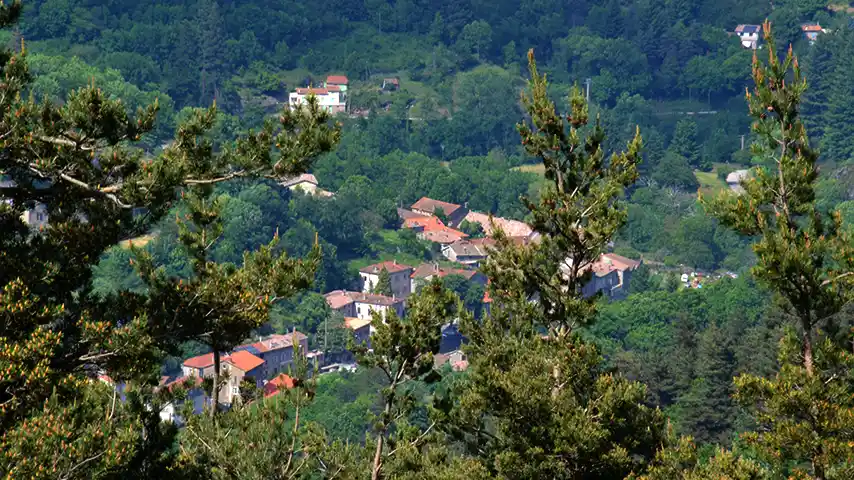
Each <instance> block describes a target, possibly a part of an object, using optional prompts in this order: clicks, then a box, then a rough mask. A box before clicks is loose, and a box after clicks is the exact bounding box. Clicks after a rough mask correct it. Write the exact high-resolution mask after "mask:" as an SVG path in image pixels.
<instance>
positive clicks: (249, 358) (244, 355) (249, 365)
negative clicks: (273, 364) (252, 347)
mask: <svg viewBox="0 0 854 480" xmlns="http://www.w3.org/2000/svg"><path fill="white" fill-rule="evenodd" d="M225 361H226V362H227V363H230V364H232V365H234V366H235V367H237V368H239V369H241V370H243V371H244V372H248V371H251V370H253V369H255V368H258V367H260V366H261V365H263V364H264V360H261V359H260V358H258V357H256V356H255V355H252V354H251V353H249V352H247V351H246V350H240V351H237V352H234V353H232V354H231V355H229V357H228V358H227V359H226V360H225Z"/></svg>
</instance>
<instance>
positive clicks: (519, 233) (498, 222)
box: [466, 212, 534, 237]
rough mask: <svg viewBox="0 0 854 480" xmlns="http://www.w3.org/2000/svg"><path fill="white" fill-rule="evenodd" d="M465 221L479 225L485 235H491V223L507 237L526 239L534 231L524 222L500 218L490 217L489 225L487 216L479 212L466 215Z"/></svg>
mask: <svg viewBox="0 0 854 480" xmlns="http://www.w3.org/2000/svg"><path fill="white" fill-rule="evenodd" d="M466 220H468V221H469V222H471V223H479V224H480V226H481V227H482V228H483V232H484V233H485V234H487V235H492V223H494V224H495V226H496V227H498V228H500V229H501V230H503V231H504V234H505V235H507V236H508V237H527V236H529V235H531V234H532V233H534V229H533V228H531V226H530V225H528V224H527V223H525V222H520V221H518V220H510V219H507V218H501V217H492V223H490V222H489V215H487V214H485V213H480V212H469V213H467V214H466Z"/></svg>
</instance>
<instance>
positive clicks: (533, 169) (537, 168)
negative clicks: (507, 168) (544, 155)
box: [513, 163, 546, 177]
mask: <svg viewBox="0 0 854 480" xmlns="http://www.w3.org/2000/svg"><path fill="white" fill-rule="evenodd" d="M513 170H516V171H517V172H525V173H534V174H537V175H539V176H541V177H544V176H545V175H546V166H545V165H543V164H542V163H534V164H529V165H519V166H518V167H513Z"/></svg>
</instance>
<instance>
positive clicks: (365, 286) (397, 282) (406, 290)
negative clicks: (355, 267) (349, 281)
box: [359, 260, 413, 298]
mask: <svg viewBox="0 0 854 480" xmlns="http://www.w3.org/2000/svg"><path fill="white" fill-rule="evenodd" d="M383 270H386V271H387V272H388V274H389V278H390V280H391V292H392V294H394V296H395V297H399V298H406V297H408V296H409V294H410V293H412V289H411V288H410V282H409V276H410V275H412V271H413V268H412V267H410V266H409V265H404V264H402V263H397V260H393V261H390V262H380V263H375V264H373V265H368V266H367V267H364V268H362V269H360V270H359V278H361V281H362V292H364V293H372V292H373V291H374V289H375V288H376V287H377V284H378V283H379V281H380V274H381V273H382V271H383Z"/></svg>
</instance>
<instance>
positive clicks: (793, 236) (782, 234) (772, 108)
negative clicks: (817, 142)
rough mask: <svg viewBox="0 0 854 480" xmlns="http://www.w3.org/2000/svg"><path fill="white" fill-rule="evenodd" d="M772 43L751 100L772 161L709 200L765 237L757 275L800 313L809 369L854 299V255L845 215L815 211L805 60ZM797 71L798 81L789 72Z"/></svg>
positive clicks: (757, 149)
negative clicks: (782, 53)
mask: <svg viewBox="0 0 854 480" xmlns="http://www.w3.org/2000/svg"><path fill="white" fill-rule="evenodd" d="M766 27H767V28H770V25H766ZM766 31H767V29H766ZM767 40H768V41H769V42H773V37H772V36H770V35H768V36H767ZM768 46H769V49H768V50H769V60H768V63H767V65H763V64H761V63H760V62H759V60H758V59H757V58H756V56H754V61H753V79H754V82H755V84H756V88H755V90H754V92H753V93H752V94H748V96H747V100H748V105H749V108H750V114H751V116H752V117H753V118H754V120H755V121H754V123H753V131H754V132H755V133H756V134H757V136H758V137H759V141H758V142H757V143H756V144H754V145H753V146H752V149H753V153H754V155H757V156H762V157H764V158H767V159H768V160H769V164H770V165H772V167H770V168H760V169H758V170H757V172H756V175H755V177H754V178H752V179H750V180H748V181H747V182H746V184H745V190H746V193H745V194H744V195H743V196H740V195H736V194H734V193H731V192H725V193H724V194H723V195H721V196H720V197H717V198H715V199H712V200H711V201H708V202H706V204H707V205H708V207H709V208H710V211H711V212H713V214H714V215H715V216H717V217H718V219H719V220H720V221H721V223H722V224H724V225H726V226H728V227H731V228H733V229H735V230H737V231H739V232H741V233H743V234H746V235H755V236H758V237H759V241H757V242H756V243H754V245H753V250H754V252H756V256H757V265H756V266H755V267H754V268H753V275H754V276H755V277H756V278H757V279H758V280H760V281H762V282H764V283H765V284H766V285H768V286H769V287H770V288H771V289H772V290H773V291H775V292H776V293H777V294H778V295H779V297H780V298H781V299H782V301H783V304H784V308H785V309H786V310H787V312H788V313H789V314H790V315H791V316H792V317H793V318H794V319H796V322H795V323H796V327H797V328H799V329H800V332H801V336H802V342H803V343H802V346H803V359H804V361H803V363H804V367H805V368H806V369H807V370H808V371H811V370H812V363H813V357H814V355H813V351H812V350H813V348H812V345H813V342H814V340H815V337H816V330H817V328H825V329H831V330H834V329H835V328H836V325H835V321H834V317H835V315H836V314H837V313H839V312H840V310H841V308H842V306H843V305H845V304H846V302H848V301H850V300H851V298H852V288H851V287H852V285H854V277H852V275H854V274H852V269H854V259H852V257H854V255H852V250H851V248H852V247H851V245H852V244H851V239H850V237H849V236H848V235H847V234H846V232H845V229H843V228H842V225H841V216H839V215H835V217H834V218H833V219H827V218H823V216H822V215H821V213H820V212H819V211H818V210H817V209H816V205H815V181H816V178H817V176H818V170H817V168H816V160H817V157H818V155H817V153H816V151H815V150H814V149H813V148H812V147H811V146H810V145H809V139H808V138H807V135H806V129H805V128H804V125H803V123H802V121H801V118H800V115H799V107H800V100H801V97H802V95H803V93H804V91H805V89H806V81H805V80H804V79H803V77H802V76H801V70H800V66H799V65H798V61H797V59H796V58H795V57H794V56H793V55H792V50H791V48H790V49H789V52H788V54H787V55H786V57H785V58H784V60H783V61H781V60H780V59H779V58H777V56H776V52H775V51H774V49H773V48H770V47H772V46H773V43H769V45H768ZM790 71H791V73H792V74H793V75H794V79H793V80H790V79H787V78H786V75H787V74H788V73H789V72H790Z"/></svg>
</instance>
